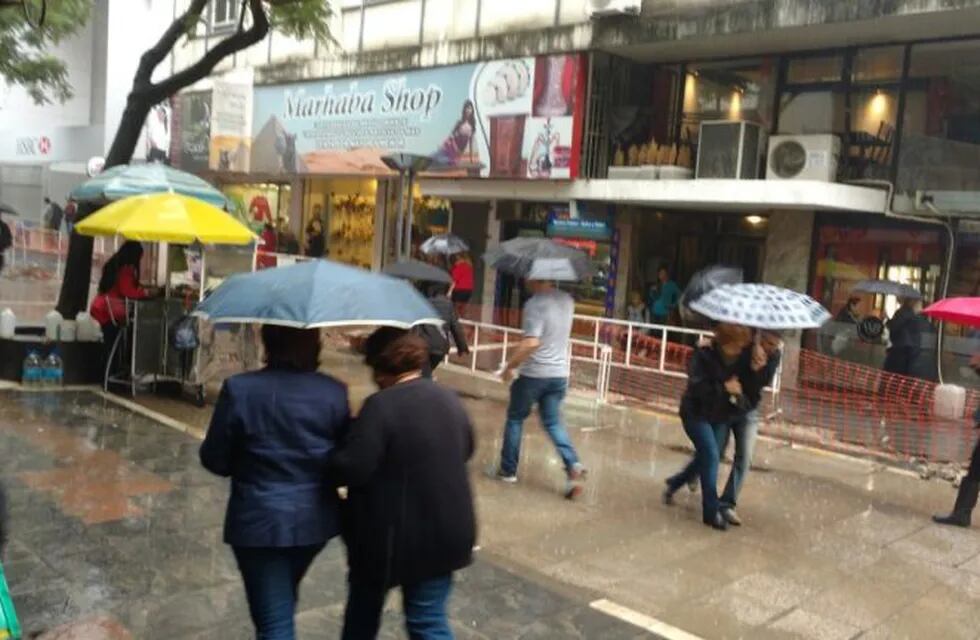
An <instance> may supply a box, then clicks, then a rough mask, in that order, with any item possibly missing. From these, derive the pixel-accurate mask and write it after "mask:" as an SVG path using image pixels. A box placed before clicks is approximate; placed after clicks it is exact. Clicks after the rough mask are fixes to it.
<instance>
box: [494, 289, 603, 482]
mask: <svg viewBox="0 0 980 640" xmlns="http://www.w3.org/2000/svg"><path fill="white" fill-rule="evenodd" d="M527 287H528V289H529V290H530V291H531V293H532V294H533V295H532V297H531V299H530V300H528V301H527V303H526V304H525V305H524V318H523V323H522V331H523V333H524V335H523V337H522V338H521V341H520V343H519V344H518V345H517V347H516V348H515V349H514V353H513V355H511V358H510V360H509V361H508V362H507V364H506V365H505V366H504V369H503V371H501V377H502V378H503V380H504V381H505V382H510V381H511V380H513V378H514V373H515V371H516V372H517V379H516V380H514V381H513V384H512V385H511V387H510V404H509V405H508V407H507V425H506V426H505V427H504V442H503V447H502V448H501V451H500V469H499V471H498V472H497V476H498V477H499V478H500V479H501V480H503V481H504V482H517V465H518V460H519V459H520V454H521V436H522V434H523V431H524V421H525V420H526V419H527V417H528V416H529V415H530V414H531V409H532V408H533V407H534V405H535V403H537V405H538V411H539V412H540V414H541V423H542V425H543V426H544V430H545V432H546V433H547V434H548V437H549V438H551V441H552V442H553V443H554V445H555V448H556V449H557V450H558V455H560V456H561V459H562V462H563V463H564V465H565V474H566V476H567V484H566V486H565V497H566V498H568V499H573V498H575V497H577V496H578V495H579V494H581V492H582V482H583V481H584V479H585V473H586V470H585V467H584V466H583V465H582V463H581V462H579V459H578V454H577V453H576V452H575V447H574V446H573V445H572V441H571V440H570V439H569V437H568V431H567V430H566V429H565V425H564V424H563V423H562V418H561V405H562V401H563V400H564V399H565V393H566V392H567V390H568V375H569V368H570V362H569V356H570V353H569V347H570V341H571V334H572V317H573V316H574V314H575V301H574V300H573V299H572V296H570V295H569V294H567V293H565V292H564V291H559V290H558V289H556V288H555V287H554V285H553V284H552V283H550V282H545V281H540V280H529V281H528V283H527Z"/></svg>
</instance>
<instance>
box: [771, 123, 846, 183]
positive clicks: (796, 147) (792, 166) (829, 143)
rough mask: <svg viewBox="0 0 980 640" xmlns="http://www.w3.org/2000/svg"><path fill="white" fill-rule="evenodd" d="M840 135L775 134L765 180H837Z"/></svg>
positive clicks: (772, 139)
mask: <svg viewBox="0 0 980 640" xmlns="http://www.w3.org/2000/svg"><path fill="white" fill-rule="evenodd" d="M839 158H840V138H838V137H837V136H835V135H830V134H820V135H806V136H773V137H772V138H771V139H770V140H769V160H768V162H766V180H820V181H822V182H834V181H836V180H837V162H838V159H839Z"/></svg>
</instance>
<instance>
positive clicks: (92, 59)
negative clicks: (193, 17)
mask: <svg viewBox="0 0 980 640" xmlns="http://www.w3.org/2000/svg"><path fill="white" fill-rule="evenodd" d="M173 8H174V7H173V1H172V0H97V1H96V2H94V3H93V7H92V12H91V14H90V17H89V21H88V23H86V24H85V25H84V26H83V27H82V28H80V29H79V31H78V32H77V33H76V34H75V35H74V36H73V37H71V38H69V39H67V40H65V41H64V42H62V43H61V44H59V45H58V46H57V47H55V48H54V49H53V50H52V52H51V53H52V54H53V55H55V56H57V57H58V58H60V59H61V60H63V61H64V62H65V63H66V65H67V69H68V81H69V83H70V85H71V86H72V89H73V92H74V95H73V97H71V98H70V99H69V100H67V101H66V102H64V103H57V102H55V103H50V104H42V105H38V104H35V102H34V101H33V99H32V98H31V97H30V96H29V95H28V93H27V92H26V91H24V90H23V89H21V88H20V87H17V86H6V85H2V84H0V141H2V143H0V201H3V202H4V203H5V204H7V205H9V206H12V207H14V208H16V209H17V210H18V212H19V213H20V216H21V218H22V219H23V220H24V221H27V222H29V223H31V222H38V221H39V220H40V217H41V214H42V212H43V209H44V206H43V198H44V197H45V196H48V197H50V198H51V199H52V200H54V201H58V202H61V203H62V204H64V201H65V199H66V198H67V195H68V192H69V191H70V190H71V188H72V187H74V186H75V184H77V183H78V182H79V181H80V180H81V179H83V178H84V177H85V173H86V164H87V162H88V160H89V159H90V158H92V157H98V156H103V155H105V152H106V150H107V149H108V147H109V145H110V144H111V143H112V137H113V136H114V135H115V131H116V128H117V126H118V124H119V120H120V118H121V117H122V112H123V109H124V107H125V106H126V96H127V95H128V94H129V89H130V87H131V85H132V81H133V75H134V74H135V72H136V64H137V62H138V61H139V56H140V54H141V53H142V52H143V51H144V50H145V49H146V46H147V42H151V41H153V39H154V38H157V37H159V35H160V33H162V31H163V29H164V28H165V25H167V24H169V22H170V21H171V20H172V16H173ZM171 68H172V67H171V61H167V62H165V63H164V64H163V65H161V69H159V72H160V73H166V72H168V71H170V69H171ZM145 155H146V148H145V145H144V144H141V145H140V146H139V148H138V149H137V153H136V156H137V157H138V158H143V157H145Z"/></svg>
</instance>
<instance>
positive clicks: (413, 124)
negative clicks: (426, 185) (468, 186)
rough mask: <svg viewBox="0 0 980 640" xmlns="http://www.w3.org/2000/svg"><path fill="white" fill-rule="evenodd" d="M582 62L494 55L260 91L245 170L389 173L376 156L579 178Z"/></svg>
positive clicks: (500, 173) (492, 173) (437, 166)
mask: <svg viewBox="0 0 980 640" xmlns="http://www.w3.org/2000/svg"><path fill="white" fill-rule="evenodd" d="M583 64H584V59H583V58H582V56H580V55H558V56H543V57H538V58H517V59H511V60H497V61H493V62H482V63H478V64H466V65H457V66H452V67H442V68H437V69H421V70H414V71H408V72H403V73H397V74H384V75H377V76H367V77H358V78H343V79H327V80H318V81H312V82H303V83H297V84H289V85H275V86H261V87H255V90H254V95H253V105H252V108H253V117H252V123H253V125H252V126H253V128H252V145H251V162H250V170H251V171H252V172H256V173H271V174H277V173H282V174H291V173H299V174H321V175H324V174H325V175H331V174H334V175H352V174H354V175H356V174H372V175H378V174H385V173H389V169H388V168H387V167H386V166H385V165H384V163H382V161H381V157H382V156H384V155H387V154H390V153H397V152H405V153H413V154H419V155H425V156H428V157H429V158H431V160H432V164H431V167H430V169H429V171H430V172H432V173H442V174H448V175H458V176H474V177H475V176H482V177H500V178H523V179H568V178H573V177H575V176H576V175H577V169H578V167H577V161H578V160H577V158H578V151H579V147H580V140H581V118H582V111H583V108H582V105H583V102H584V83H583Z"/></svg>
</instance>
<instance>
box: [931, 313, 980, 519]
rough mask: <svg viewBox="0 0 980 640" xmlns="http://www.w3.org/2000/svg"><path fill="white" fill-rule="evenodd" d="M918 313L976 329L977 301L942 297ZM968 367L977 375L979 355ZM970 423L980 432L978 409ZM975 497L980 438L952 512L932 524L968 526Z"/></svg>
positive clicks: (979, 489) (979, 488) (979, 321)
mask: <svg viewBox="0 0 980 640" xmlns="http://www.w3.org/2000/svg"><path fill="white" fill-rule="evenodd" d="M922 313H923V315H926V316H929V317H932V318H935V319H937V320H942V321H945V322H955V323H957V324H962V325H966V326H968V327H980V298H946V299H945V300H940V301H939V302H936V303H934V304H932V305H930V306H929V307H927V308H926V309H925V310H924V311H923V312H922ZM970 368H971V369H973V372H974V373H976V374H977V375H980V353H976V354H974V355H973V357H971V358H970ZM973 422H974V426H975V427H976V428H978V429H980V408H977V410H976V411H975V412H974V414H973ZM978 496H980V439H978V440H977V442H976V444H975V445H974V447H973V453H972V455H971V456H970V466H969V468H968V470H967V473H966V476H964V477H963V479H962V480H961V481H960V488H959V490H958V491H957V492H956V501H955V502H954V503H953V510H952V511H951V512H950V513H948V514H937V515H934V516H933V517H932V519H933V521H934V522H936V523H937V524H943V525H951V526H955V527H965V528H967V527H970V526H971V524H972V520H973V510H974V509H975V508H976V506H977V498H978Z"/></svg>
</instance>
